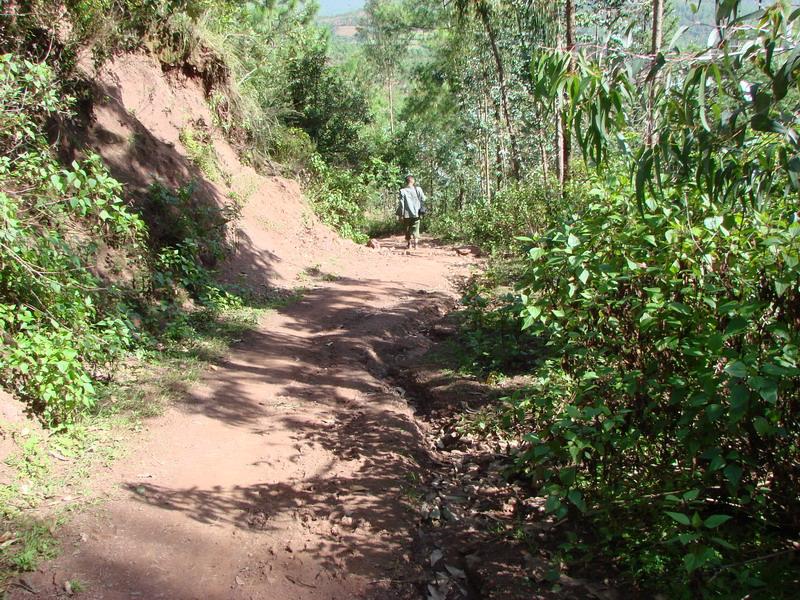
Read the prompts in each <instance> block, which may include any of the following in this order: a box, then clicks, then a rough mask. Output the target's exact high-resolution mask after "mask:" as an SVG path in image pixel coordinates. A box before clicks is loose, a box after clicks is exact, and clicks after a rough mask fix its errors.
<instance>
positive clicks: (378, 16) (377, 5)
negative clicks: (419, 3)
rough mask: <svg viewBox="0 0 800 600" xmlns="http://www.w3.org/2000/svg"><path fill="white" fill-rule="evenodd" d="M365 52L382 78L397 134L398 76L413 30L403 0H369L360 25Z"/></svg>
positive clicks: (392, 126) (359, 31)
mask: <svg viewBox="0 0 800 600" xmlns="http://www.w3.org/2000/svg"><path fill="white" fill-rule="evenodd" d="M358 36H359V38H360V39H361V41H362V43H363V47H364V54H365V56H366V57H367V60H369V62H370V63H372V64H373V65H374V66H375V68H376V70H377V71H378V72H379V73H380V75H381V76H382V77H383V80H384V84H385V85H386V94H387V96H388V101H389V128H390V130H391V132H392V135H394V133H395V112H396V108H395V104H396V97H395V96H396V93H395V92H396V90H395V86H396V84H397V80H398V76H399V74H400V72H401V70H402V65H403V59H404V58H405V57H406V55H407V54H408V48H409V44H410V42H411V39H412V37H413V29H412V28H411V26H410V23H409V19H408V18H407V15H406V13H405V9H404V7H403V5H402V3H400V2H393V1H391V0H368V1H367V4H366V5H365V7H364V18H363V19H362V21H361V23H360V24H359V27H358Z"/></svg>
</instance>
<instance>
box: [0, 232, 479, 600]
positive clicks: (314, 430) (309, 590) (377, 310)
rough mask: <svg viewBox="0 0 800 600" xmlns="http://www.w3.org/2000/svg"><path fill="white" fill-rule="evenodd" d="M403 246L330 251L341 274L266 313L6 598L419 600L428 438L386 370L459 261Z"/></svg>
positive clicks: (447, 302) (444, 292)
mask: <svg viewBox="0 0 800 600" xmlns="http://www.w3.org/2000/svg"><path fill="white" fill-rule="evenodd" d="M387 246H388V247H387ZM401 247H402V240H400V239H393V240H389V243H388V244H384V247H383V248H381V249H380V250H366V249H361V248H355V247H352V246H349V248H348V249H347V250H346V251H342V252H340V253H338V254H335V255H329V256H328V257H327V260H326V261H325V262H327V263H333V264H335V265H336V266H337V275H339V276H338V278H335V279H334V278H319V279H321V281H319V282H318V284H317V285H316V287H314V288H312V289H311V290H310V291H308V292H307V293H306V294H305V295H304V296H303V298H302V299H301V300H299V301H298V302H296V303H294V304H292V305H290V306H288V307H286V308H284V309H281V310H279V311H278V312H277V313H271V314H269V315H267V317H266V318H265V319H264V320H263V322H262V323H261V324H260V326H259V327H258V329H257V330H255V331H253V332H252V333H250V334H249V335H247V336H246V337H245V339H243V340H241V342H239V343H238V344H237V345H236V346H235V348H234V349H233V351H232V352H231V353H230V356H229V357H228V358H227V360H226V361H225V362H224V363H222V364H220V365H219V366H218V367H217V368H216V370H212V371H209V372H208V373H207V375H206V376H205V377H204V379H203V380H202V383H201V384H199V385H197V386H196V387H195V388H194V389H192V390H191V392H190V394H189V396H188V398H187V399H186V401H185V402H184V403H183V404H181V405H179V406H176V407H173V408H172V409H170V410H169V411H168V413H167V414H166V415H165V416H163V417H161V418H158V419H156V420H154V421H153V422H151V423H150V426H149V431H148V433H147V434H145V435H144V436H143V438H140V439H139V440H138V446H137V448H135V449H132V450H131V452H130V454H129V456H128V457H127V458H126V459H124V460H122V461H120V462H118V463H117V464H116V465H114V466H113V468H112V469H111V470H110V471H109V473H108V475H107V478H108V482H109V484H110V487H111V488H113V489H114V490H116V491H115V492H114V493H113V494H112V496H111V499H110V500H108V501H106V502H104V503H102V504H100V505H98V506H95V507H91V508H88V509H85V510H84V511H82V512H81V513H79V514H78V515H76V516H75V517H74V518H73V519H72V520H71V522H70V523H68V524H67V525H66V526H65V527H64V528H63V529H62V531H61V533H60V538H61V543H62V554H61V556H60V557H59V558H57V559H55V560H54V561H52V562H50V563H49V564H46V565H44V566H43V567H42V568H41V569H40V570H39V571H38V572H36V573H33V574H29V575H28V576H27V577H26V585H28V586H30V587H31V588H33V589H34V590H36V594H35V595H32V594H31V593H30V591H27V590H25V589H22V588H20V587H13V588H12V589H11V591H10V596H9V597H10V598H11V599H13V600H23V599H28V598H31V597H36V598H58V597H64V596H65V592H64V582H65V581H68V580H78V581H80V582H81V583H82V584H83V585H84V586H85V588H86V589H85V591H82V592H80V594H79V597H80V598H86V599H100V598H103V599H106V600H112V599H122V598H125V599H130V598H141V599H151V598H153V599H154V598H166V599H173V600H184V599H185V600H190V599H192V600H195V599H196V600H201V599H222V598H246V599H256V598H258V599H274V600H283V599H287V600H288V599H314V600H318V599H319V600H321V599H335V598H338V599H342V600H344V599H351V598H375V599H378V598H382V599H383V598H385V599H395V598H398V599H399V598H419V597H420V591H421V590H422V589H424V582H423V581H421V575H420V572H419V567H417V566H415V561H414V560H413V556H412V545H413V534H414V526H415V523H417V522H418V518H417V516H416V515H415V513H414V512H413V510H412V508H411V505H410V502H409V498H408V495H407V492H408V488H409V483H410V481H413V480H414V477H412V475H411V474H418V473H419V472H420V470H421V469H424V464H425V463H424V456H425V445H426V443H425V440H424V439H423V435H422V433H421V432H420V430H419V429H418V427H417V425H416V423H415V420H414V417H413V414H412V410H411V408H410V407H409V406H408V404H407V403H406V401H405V400H404V399H403V398H401V397H400V396H398V394H397V390H394V389H393V388H392V387H391V386H390V385H389V384H388V383H387V381H386V379H385V378H384V376H385V373H386V370H387V368H388V366H387V364H386V357H401V356H402V355H404V354H406V353H408V352H414V350H415V347H416V345H417V342H416V341H415V336H416V334H415V332H416V331H418V330H419V329H420V327H422V326H423V325H424V323H426V322H428V321H431V320H433V319H435V318H438V317H440V316H441V315H442V314H443V313H444V312H445V311H446V310H447V309H448V308H449V307H450V306H451V305H452V303H453V300H454V297H455V285H454V280H455V278H457V277H460V276H464V275H465V274H466V272H467V270H468V265H469V261H468V259H467V258H465V257H463V256H459V255H458V254H457V253H456V252H454V251H453V249H450V248H445V247H439V246H436V245H434V244H433V243H432V242H425V243H424V244H423V247H422V248H421V249H420V250H417V251H413V252H412V253H411V254H407V253H405V251H403V250H402V249H401ZM328 279H332V280H330V281H328Z"/></svg>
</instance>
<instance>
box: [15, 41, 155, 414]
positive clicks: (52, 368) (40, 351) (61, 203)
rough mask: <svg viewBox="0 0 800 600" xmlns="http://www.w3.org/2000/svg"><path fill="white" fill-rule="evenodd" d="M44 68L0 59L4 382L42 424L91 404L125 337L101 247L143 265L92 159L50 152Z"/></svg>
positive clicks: (140, 228)
mask: <svg viewBox="0 0 800 600" xmlns="http://www.w3.org/2000/svg"><path fill="white" fill-rule="evenodd" d="M70 103H71V99H70V98H68V97H66V98H64V97H62V96H61V95H60V94H59V90H58V86H57V85H56V84H55V81H54V79H53V73H52V71H51V70H50V69H49V68H48V67H47V66H45V65H42V64H34V63H31V62H28V61H24V60H18V59H16V58H14V57H13V56H11V55H3V56H2V57H0V132H1V133H0V335H1V336H2V338H3V344H2V347H0V383H2V384H3V386H4V387H5V388H7V389H9V390H11V391H12V392H13V393H15V394H16V395H17V396H18V397H19V398H20V399H22V400H23V401H25V402H26V403H27V404H28V407H29V409H30V410H31V411H32V412H34V413H36V414H38V415H39V416H40V417H41V418H42V419H43V420H44V421H45V422H46V423H47V424H50V425H55V424H59V423H63V422H68V421H70V420H72V419H74V418H75V417H76V415H77V414H79V413H80V412H81V411H83V410H86V409H88V408H90V407H91V406H92V405H93V403H94V401H95V391H94V386H93V384H92V381H93V379H94V377H95V376H96V375H97V374H98V373H100V372H101V371H102V370H103V369H104V368H105V366H106V365H107V364H108V363H110V362H111V361H113V360H114V359H115V358H116V357H118V356H119V355H120V354H121V353H122V352H123V351H125V350H126V349H128V348H129V347H130V345H131V343H132V332H131V325H130V323H129V322H128V321H127V319H126V318H125V317H124V313H120V311H119V310H118V305H119V302H120V300H121V297H120V295H119V293H118V290H117V289H116V288H115V287H114V286H113V285H111V284H110V283H109V282H105V281H102V280H101V279H100V278H99V277H98V276H97V275H96V274H95V272H94V270H93V268H92V267H93V265H94V263H95V261H96V254H97V252H98V250H99V249H101V248H106V249H113V250H115V251H117V252H119V253H120V254H121V255H126V256H128V258H129V260H130V261H131V263H132V265H135V264H137V261H141V259H142V256H141V249H142V246H141V241H142V239H143V235H144V231H145V226H144V224H143V222H142V221H141V219H140V218H139V217H138V216H136V215H135V214H133V213H131V212H130V211H129V210H128V209H127V208H126V207H125V205H124V203H123V202H122V199H121V197H120V193H121V190H122V187H121V185H120V184H119V182H117V181H116V180H114V179H113V178H112V177H111V176H110V175H109V174H108V172H107V171H106V170H105V168H104V167H103V165H102V163H101V162H100V159H99V158H98V157H97V156H89V157H88V158H87V159H86V160H85V161H83V162H73V163H72V165H71V166H70V167H64V166H62V165H60V164H59V163H58V162H57V161H56V160H55V159H54V157H53V156H52V155H51V151H50V148H49V145H48V144H47V141H46V140H45V139H44V137H43V135H42V134H41V131H42V128H43V124H44V122H45V120H46V119H47V118H48V117H50V116H52V115H55V114H66V113H67V111H68V110H69V108H70Z"/></svg>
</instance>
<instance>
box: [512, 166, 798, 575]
mask: <svg viewBox="0 0 800 600" xmlns="http://www.w3.org/2000/svg"><path fill="white" fill-rule="evenodd" d="M628 189H629V181H628V180H627V179H626V178H624V177H619V178H612V179H611V180H610V181H608V182H603V181H597V182H596V185H595V187H594V188H593V189H591V190H590V192H589V194H590V197H591V199H592V202H591V203H590V204H589V205H588V206H587V208H586V210H584V211H583V212H582V213H581V214H580V216H576V217H575V218H574V219H572V220H570V221H569V222H568V223H566V224H564V225H561V226H557V227H554V228H552V229H550V230H549V231H548V232H547V233H546V234H545V235H544V236H542V238H540V240H539V241H537V242H536V245H535V246H534V247H532V248H531V249H530V251H529V253H528V254H529V260H530V265H529V268H528V272H527V275H526V276H525V278H524V281H522V291H523V293H522V296H521V300H522V301H523V302H524V304H525V307H524V309H523V310H522V316H523V318H524V325H525V326H526V327H527V328H528V329H529V330H530V331H532V332H534V333H536V334H538V335H540V336H541V337H542V338H543V339H544V340H546V342H547V347H548V350H547V356H548V357H550V358H549V359H548V360H547V361H546V362H545V364H544V365H543V366H542V367H541V368H539V369H538V371H537V379H536V383H535V390H534V391H533V392H532V393H531V392H526V393H521V394H518V395H517V396H515V397H513V398H510V399H508V403H507V407H508V410H510V411H512V412H513V414H515V415H516V418H517V423H519V424H520V425H521V426H522V429H523V430H525V432H526V433H525V439H526V440H527V443H528V446H527V449H526V450H525V451H524V452H523V453H522V454H521V455H520V456H519V458H518V460H519V466H520V468H521V469H522V470H523V471H524V472H525V473H527V474H528V475H529V476H530V477H531V478H533V479H534V480H535V481H537V482H538V483H539V484H540V485H542V486H543V487H544V489H545V490H546V491H547V493H548V495H549V500H548V508H549V509H550V510H552V511H554V512H556V514H558V515H560V516H564V515H566V514H567V512H568V511H569V510H570V509H571V510H575V511H578V512H581V513H587V514H593V516H594V518H595V520H596V521H597V522H598V523H602V525H601V529H602V530H603V531H605V532H606V534H607V535H608V536H609V538H610V539H614V538H615V536H617V535H619V534H620V533H622V532H626V534H627V535H630V525H629V519H630V515H631V514H634V513H639V514H640V515H641V514H642V513H643V514H644V515H646V517H641V516H640V517H639V518H645V519H647V522H648V525H647V528H646V529H644V530H642V531H640V532H639V533H638V534H637V538H638V539H635V540H634V543H637V544H643V545H647V544H662V546H660V548H661V550H659V552H658V553H659V554H664V555H666V556H670V555H673V556H674V555H677V556H680V557H681V560H682V561H683V566H684V568H685V571H686V572H688V573H689V574H693V573H695V572H697V571H699V570H701V569H703V568H709V567H714V566H719V565H720V564H722V562H723V560H724V559H725V558H726V557H728V558H730V556H731V553H732V552H733V551H734V549H735V550H736V551H737V554H739V553H740V554H739V555H741V554H745V555H748V553H750V552H756V551H758V550H759V547H760V545H761V544H768V543H774V540H775V539H776V537H777V536H779V535H780V528H779V527H776V528H775V529H773V534H772V535H769V534H765V532H762V534H763V536H762V537H750V535H749V533H747V534H743V532H747V531H749V530H750V529H751V528H754V527H759V528H763V527H764V524H766V523H775V524H777V523H785V524H786V525H789V524H790V523H795V524H796V523H797V522H798V519H800V502H798V498H797V494H796V482H797V480H798V478H799V477H800V450H798V449H799V448H800V427H799V426H798V408H797V407H798V400H800V386H798V384H800V368H799V367H800V365H799V364H798V361H799V360H800V353H799V352H798V343H800V339H799V338H800V336H799V335H798V331H799V330H798V328H797V323H798V319H799V318H800V313H798V306H800V287H799V286H798V281H800V267H799V266H798V265H800V224H799V223H797V222H796V221H795V219H794V216H793V209H794V206H793V203H792V201H791V200H790V199H789V198H786V197H777V198H775V199H774V201H773V203H772V204H771V205H770V206H769V208H766V207H765V208H763V209H762V210H760V211H753V212H744V211H742V212H733V211H730V210H729V206H727V205H722V204H719V203H714V202H710V201H709V200H708V199H707V198H704V197H703V196H702V195H700V194H699V193H696V194H692V195H689V196H683V195H681V196H679V195H677V194H676V195H675V196H673V197H671V200H672V202H671V203H669V204H666V205H663V204H657V203H655V202H652V201H650V202H648V206H647V209H646V211H645V213H644V214H643V215H641V214H640V213H639V211H638V209H637V208H636V203H635V202H633V201H632V200H631V198H630V195H629V193H628V191H627V190H628ZM673 490H678V492H675V491H673ZM653 509H660V512H658V513H654V512H653ZM622 513H624V514H625V515H627V516H621V515H622ZM617 523H622V524H621V525H616V524H617ZM748 538H749V539H748ZM732 544H735V545H732ZM636 556H637V555H636V554H635V553H631V555H630V560H631V561H633V562H636V561H637V560H638V559H637V558H636ZM669 564H670V563H669V562H665V563H664V566H663V567H662V568H663V569H668V568H669V567H667V565H669ZM665 572H666V571H663V572H662V573H661V574H663V573H665Z"/></svg>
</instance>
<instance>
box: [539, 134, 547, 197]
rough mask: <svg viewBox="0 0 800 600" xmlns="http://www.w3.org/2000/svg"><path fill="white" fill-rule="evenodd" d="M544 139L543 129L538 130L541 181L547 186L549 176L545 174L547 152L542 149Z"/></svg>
mask: <svg viewBox="0 0 800 600" xmlns="http://www.w3.org/2000/svg"><path fill="white" fill-rule="evenodd" d="M544 139H545V130H544V127H542V128H541V129H540V130H539V152H540V153H541V155H542V179H544V183H545V185H547V180H548V178H549V174H548V172H547V151H546V150H545V148H544Z"/></svg>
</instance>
